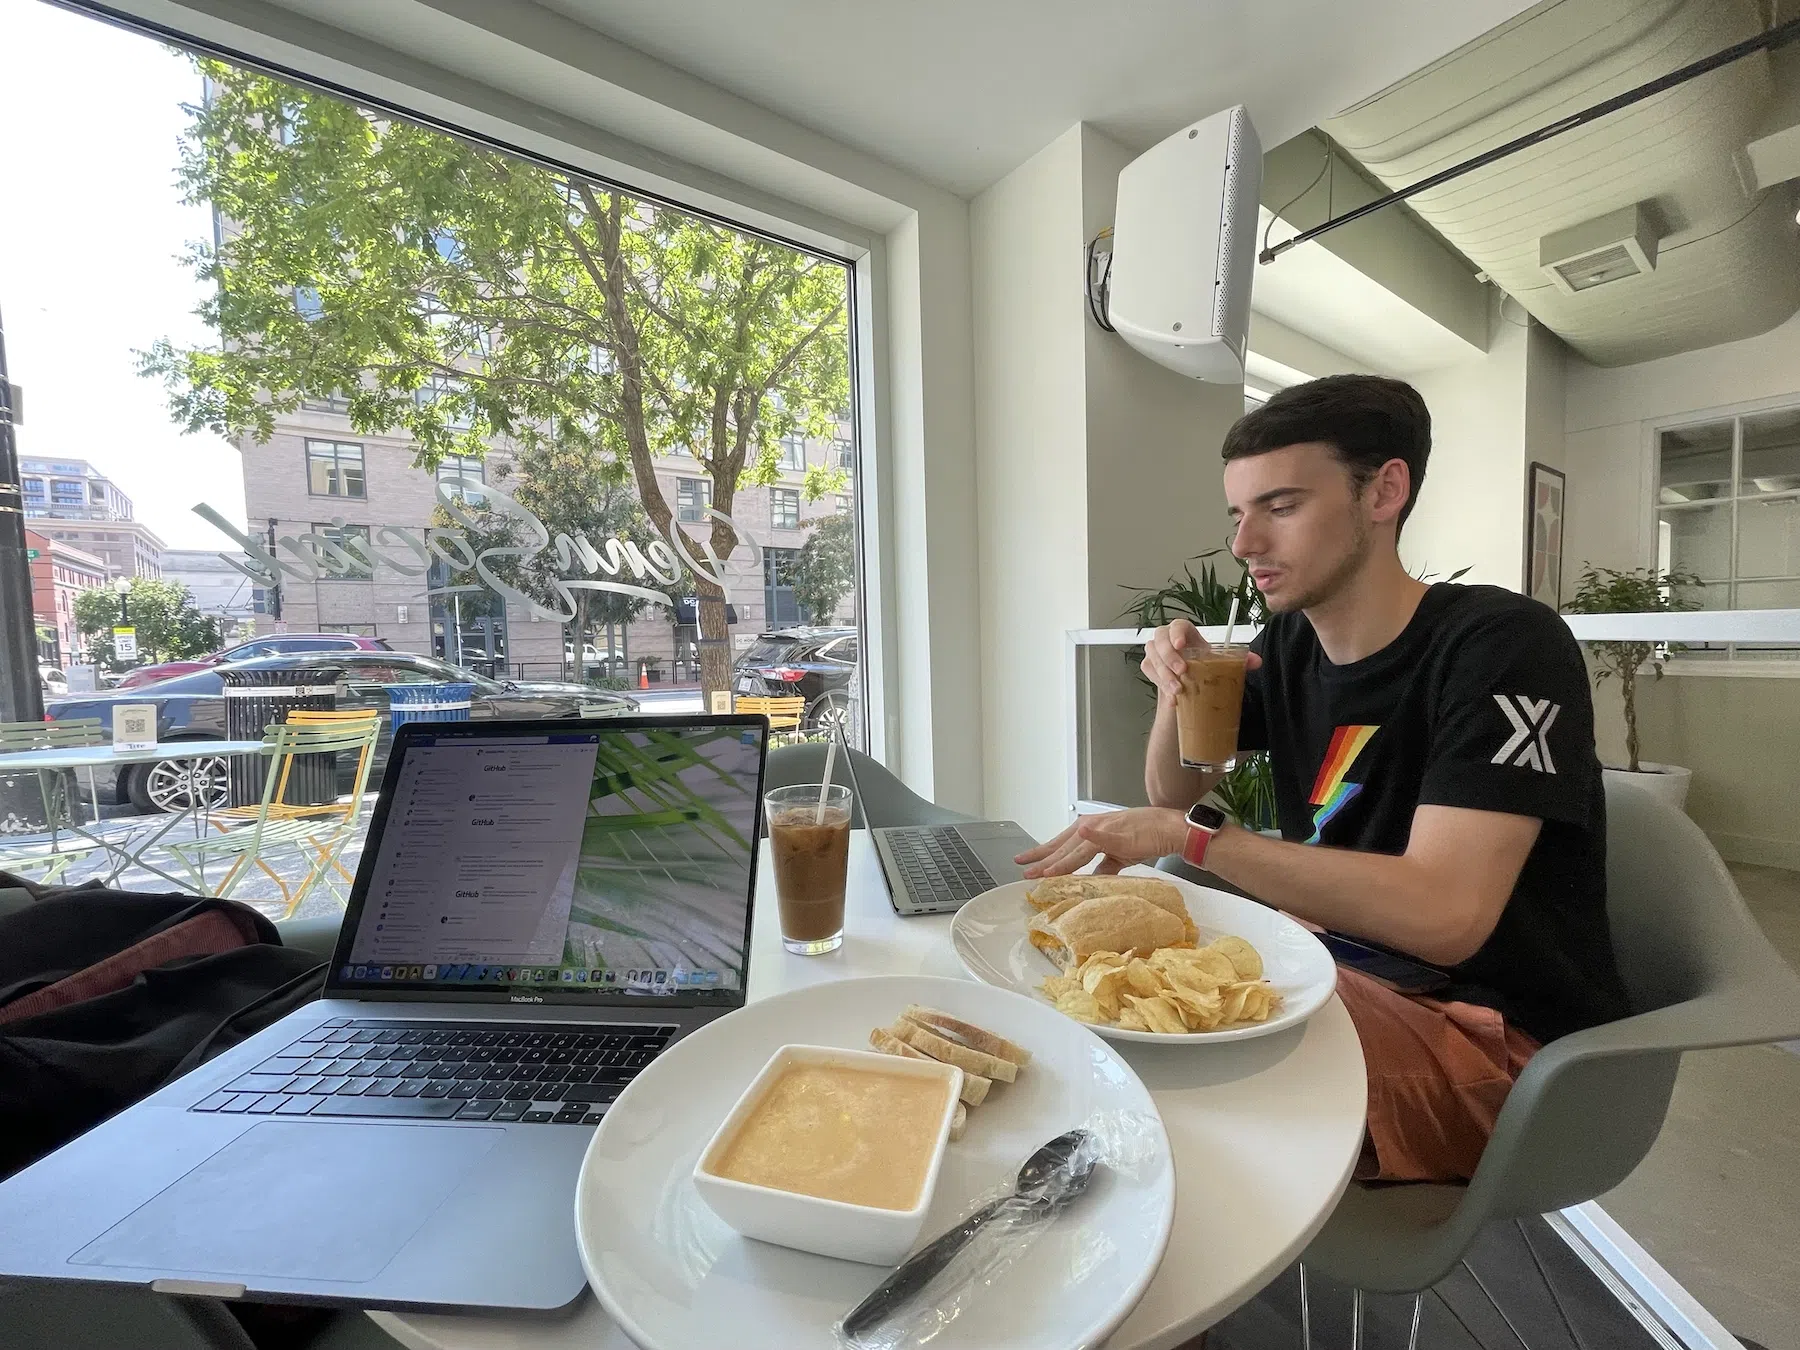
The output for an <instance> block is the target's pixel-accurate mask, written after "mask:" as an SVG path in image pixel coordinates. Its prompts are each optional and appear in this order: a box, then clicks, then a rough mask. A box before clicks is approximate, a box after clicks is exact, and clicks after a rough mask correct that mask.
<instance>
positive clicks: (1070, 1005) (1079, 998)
mask: <svg viewBox="0 0 1800 1350" xmlns="http://www.w3.org/2000/svg"><path fill="white" fill-rule="evenodd" d="M1056 1010H1057V1011H1058V1012H1059V1013H1062V1014H1064V1015H1065V1016H1068V1017H1073V1018H1074V1019H1075V1020H1076V1021H1077V1022H1101V1021H1105V1020H1106V1019H1105V1018H1104V1017H1102V1016H1101V1013H1100V1005H1099V1004H1098V1003H1096V1002H1094V996H1093V995H1092V994H1090V993H1088V992H1087V990H1085V989H1071V990H1070V991H1069V992H1068V993H1066V994H1064V995H1063V996H1062V997H1061V998H1059V999H1057V1000H1056Z"/></svg>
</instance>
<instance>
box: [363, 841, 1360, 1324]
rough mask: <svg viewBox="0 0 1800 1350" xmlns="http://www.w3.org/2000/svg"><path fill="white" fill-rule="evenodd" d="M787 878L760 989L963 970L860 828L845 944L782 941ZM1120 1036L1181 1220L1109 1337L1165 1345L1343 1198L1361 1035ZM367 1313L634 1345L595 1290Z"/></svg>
mask: <svg viewBox="0 0 1800 1350" xmlns="http://www.w3.org/2000/svg"><path fill="white" fill-rule="evenodd" d="M774 890H775V884H774V876H773V874H772V871H771V863H770V856H769V851H768V850H767V849H764V850H762V866H761V869H760V872H759V874H758V877H757V894H758V895H759V896H762V897H768V902H767V903H764V904H761V905H759V906H758V908H757V912H756V915H755V918H754V921H753V923H752V927H751V939H750V988H749V994H750V997H751V998H752V999H758V998H765V997H767V996H768V995H770V994H779V993H783V992H785V991H786V990H789V989H796V988H799V987H801V986H803V985H808V984H816V983H818V982H820V981H822V980H841V979H847V978H855V977H859V976H865V975H952V976H962V975H965V972H964V971H963V969H962V966H961V964H960V963H959V962H958V961H957V959H956V956H955V954H954V953H953V952H952V951H951V950H950V922H951V921H950V919H949V918H948V917H947V916H939V917H931V918H915V919H902V918H900V917H899V916H897V915H896V914H895V913H894V910H893V907H892V906H891V905H890V904H889V903H888V899H887V891H886V889H885V888H884V887H883V885H882V879H881V872H880V869H879V867H878V865H877V864H876V861H875V850H874V847H873V846H872V844H871V843H870V841H869V838H868V835H867V834H866V833H865V832H863V831H860V830H859V831H856V832H855V833H854V834H853V835H852V838H851V850H850V882H849V891H848V896H847V905H848V916H847V922H846V925H845V937H844V945H843V946H842V947H840V948H839V949H838V950H837V951H835V952H833V953H831V954H830V955H828V956H812V957H807V956H794V955H792V954H790V953H789V952H787V951H786V950H784V949H783V948H782V945H781V940H780V933H779V930H778V928H777V924H776V912H775V905H774V904H773V896H774ZM965 977H966V976H965ZM1116 1048H1117V1049H1118V1050H1119V1051H1120V1052H1121V1053H1122V1054H1123V1055H1124V1057H1125V1058H1126V1059H1127V1060H1129V1061H1130V1062H1131V1064H1132V1067H1134V1068H1135V1069H1136V1070H1137V1071H1138V1074H1139V1075H1140V1076H1141V1077H1142V1078H1143V1080H1144V1083H1145V1085H1146V1086H1147V1087H1148V1088H1149V1089H1150V1093H1151V1095H1152V1096H1153V1097H1155V1098H1156V1105H1157V1108H1158V1109H1159V1110H1160V1111H1161V1112H1162V1118H1163V1123H1164V1125H1165V1126H1166V1127H1167V1129H1168V1132H1169V1142H1170V1145H1171V1146H1172V1147H1173V1150H1174V1154H1175V1229H1174V1232H1173V1234H1172V1235H1171V1236H1170V1239H1169V1250H1168V1254H1167V1255H1166V1256H1165V1257H1164V1258H1163V1263H1162V1269H1161V1270H1160V1271H1159V1272H1158V1273H1157V1276H1156V1278H1155V1280H1153V1281H1152V1282H1151V1284H1150V1288H1149V1290H1148V1291H1147V1292H1146V1293H1145V1295H1144V1298H1143V1301H1142V1302H1141V1303H1139V1304H1138V1306H1137V1309H1136V1311H1134V1312H1133V1313H1132V1314H1131V1316H1130V1317H1129V1318H1128V1319H1126V1322H1125V1324H1124V1325H1123V1326H1122V1327H1120V1329H1119V1330H1118V1332H1117V1333H1116V1334H1115V1335H1114V1336H1113V1337H1112V1339H1111V1341H1110V1342H1108V1344H1109V1346H1110V1347H1111V1350H1167V1347H1170V1346H1175V1345H1179V1344H1180V1343H1181V1342H1183V1341H1185V1340H1187V1339H1188V1338H1190V1337H1192V1336H1195V1335H1197V1334H1199V1333H1200V1332H1201V1331H1203V1330H1205V1329H1206V1328H1207V1327H1210V1326H1212V1325H1213V1324H1214V1323H1215V1322H1217V1321H1218V1320H1219V1319H1220V1318H1222V1317H1224V1316H1226V1314H1228V1313H1230V1312H1231V1311H1232V1310H1233V1309H1235V1308H1236V1307H1238V1306H1239V1305H1240V1304H1242V1303H1244V1302H1245V1301H1246V1300H1248V1299H1249V1298H1251V1297H1252V1296H1254V1295H1255V1294H1256V1293H1257V1292H1258V1291H1259V1290H1261V1289H1262V1288H1263V1287H1264V1286H1265V1285H1266V1284H1268V1282H1269V1281H1270V1280H1271V1279H1273V1278H1274V1277H1275V1276H1276V1275H1277V1274H1278V1273H1279V1272H1280V1271H1282V1270H1284V1269H1286V1268H1287V1267H1288V1266H1289V1265H1290V1264H1292V1262H1293V1261H1294V1259H1295V1258H1296V1257H1297V1256H1299V1254H1300V1252H1301V1251H1302V1250H1303V1249H1304V1248H1305V1247H1306V1244H1307V1243H1308V1242H1309V1241H1311V1240H1312V1236H1313V1234H1314V1233H1316V1232H1317V1231H1318V1230H1319V1227H1320V1226H1321V1225H1322V1224H1323V1223H1324V1222H1325V1219H1326V1216H1327V1215H1329V1214H1330V1213H1331V1210H1332V1208H1333V1206H1335V1205H1336V1204H1337V1201H1338V1197H1339V1196H1340V1195H1341V1194H1342V1193H1343V1190H1344V1187H1345V1186H1346V1185H1347V1184H1348V1183H1349V1180H1350V1170H1351V1168H1352V1167H1353V1166H1354V1165H1355V1163H1356V1158H1357V1154H1358V1152H1359V1151H1360V1149H1361V1147H1362V1136H1363V1117H1364V1112H1365V1109H1366V1104H1367V1087H1366V1084H1365V1081H1364V1076H1363V1057H1362V1047H1361V1046H1360V1045H1359V1044H1358V1042H1357V1039H1356V1031H1355V1028H1354V1027H1352V1026H1351V1024H1350V1015H1349V1014H1348V1013H1347V1012H1345V1011H1344V1005H1343V1004H1342V1003H1340V1002H1339V1001H1338V1000H1337V999H1336V998H1333V999H1332V1000H1331V1002H1329V1003H1328V1004H1326V1005H1325V1007H1323V1008H1322V1009H1320V1010H1319V1011H1318V1012H1317V1013H1315V1014H1313V1016H1312V1018H1311V1019H1309V1020H1308V1021H1307V1022H1306V1024H1305V1025H1304V1026H1301V1027H1297V1028H1295V1029H1294V1030H1292V1031H1289V1032H1281V1033H1277V1034H1275V1035H1272V1036H1265V1037H1262V1038H1261V1039H1258V1040H1249V1041H1239V1042H1236V1043H1234V1044H1224V1043H1220V1044H1215V1045H1210V1046H1201V1045H1196V1046H1192V1047H1178V1046H1170V1047H1165V1046H1156V1045H1144V1044H1134V1043H1126V1042H1118V1043H1116ZM571 1203H573V1201H571ZM369 1316H370V1317H372V1318H374V1319H375V1321H376V1323H377V1324H378V1325H380V1326H381V1327H382V1328H383V1329H384V1330H385V1331H387V1333H388V1334H389V1335H391V1336H393V1337H394V1338H395V1339H396V1340H398V1341H399V1342H400V1343H401V1344H402V1345H406V1346H409V1347H413V1350H633V1343H632V1342H631V1341H630V1340H629V1339H628V1338H627V1337H626V1335H625V1333H624V1332H622V1331H620V1330H619V1328H618V1326H617V1325H616V1324H614V1322H613V1321H612V1319H611V1318H609V1317H608V1316H607V1315H606V1314H605V1312H603V1311H602V1310H601V1308H600V1305H599V1303H598V1302H597V1301H596V1300H595V1299H594V1298H593V1296H592V1295H591V1294H590V1295H588V1296H586V1297H584V1298H583V1299H582V1300H581V1302H579V1303H578V1304H577V1305H576V1307H575V1309H574V1311H573V1312H572V1313H571V1314H570V1315H569V1316H566V1317H563V1318H559V1319H550V1320H546V1319H543V1318H524V1317H515V1318H504V1317H488V1316H484V1317H479V1318H478V1317H463V1316H445V1315H438V1314H416V1313H391V1312H371V1313H370V1314H369Z"/></svg>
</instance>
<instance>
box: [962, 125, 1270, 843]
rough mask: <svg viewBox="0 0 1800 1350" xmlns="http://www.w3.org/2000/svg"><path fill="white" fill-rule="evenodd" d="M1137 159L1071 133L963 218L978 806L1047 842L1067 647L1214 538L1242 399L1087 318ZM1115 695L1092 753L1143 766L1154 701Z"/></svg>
mask: <svg viewBox="0 0 1800 1350" xmlns="http://www.w3.org/2000/svg"><path fill="white" fill-rule="evenodd" d="M1130 159H1131V155H1130V153H1129V152H1128V151H1126V150H1125V148H1124V147H1122V146H1120V145H1119V144H1117V143H1116V142H1114V141H1112V140H1110V139H1109V138H1108V137H1106V136H1104V135H1101V134H1100V133H1099V132H1096V131H1095V130H1093V128H1091V127H1084V126H1076V127H1072V128H1070V129H1069V130H1068V131H1067V132H1065V133H1064V134H1063V135H1062V136H1059V137H1058V138H1057V139H1056V140H1055V141H1053V142H1052V143H1051V144H1050V145H1048V146H1046V147H1045V148H1044V149H1043V150H1042V151H1040V152H1039V153H1038V154H1037V155H1035V156H1033V157H1032V158H1031V159H1030V160H1028V161H1027V162H1026V163H1025V164H1023V165H1021V166H1020V167H1019V168H1017V169H1015V170H1014V171H1013V172H1012V173H1010V174H1008V175H1007V176H1006V177H1005V178H1004V179H1002V180H1001V181H1000V182H999V183H996V184H995V185H994V186H993V187H991V188H989V189H988V190H987V191H986V192H983V193H982V194H981V195H980V196H978V197H977V198H976V199H975V201H974V203H973V205H972V207H971V210H970V233H971V239H972V255H973V259H974V274H975V284H974V288H973V296H974V335H975V387H976V391H977V394H976V418H975V425H976V458H977V474H976V477H977V484H978V507H977V515H978V523H977V537H978V539H979V540H980V551H979V572H980V578H981V586H980V594H981V603H980V610H981V630H980V631H981V641H982V644H983V646H982V660H981V670H982V683H981V702H982V710H983V747H982V759H983V764H984V769H985V783H986V792H985V798H984V800H985V808H986V813H987V814H989V815H991V816H995V817H1000V818H1010V819H1014V820H1017V821H1019V822H1020V823H1021V824H1023V825H1024V826H1025V827H1026V829H1028V830H1030V831H1032V832H1033V833H1035V834H1038V835H1040V836H1045V835H1048V834H1050V833H1053V832H1054V831H1055V830H1057V829H1060V828H1061V827H1062V825H1063V824H1065V823H1066V822H1067V819H1068V812H1069V808H1070V806H1071V804H1072V803H1071V801H1070V795H1069V791H1068V783H1069V764H1068V762H1067V748H1066V746H1067V735H1066V729H1067V728H1068V727H1069V726H1070V724H1071V721H1072V719H1073V717H1074V709H1073V708H1071V707H1069V706H1068V705H1067V702H1066V688H1065V678H1064V677H1065V671H1064V661H1065V657H1066V648H1065V639H1064V634H1065V632H1066V631H1067V630H1068V629H1070V628H1080V627H1087V626H1090V625H1094V626H1104V625H1111V624H1114V623H1116V622H1117V620H1118V615H1119V611H1120V610H1121V609H1122V608H1123V607H1124V604H1125V602H1126V600H1127V599H1128V596H1127V594H1126V591H1125V589H1124V588H1125V587H1127V586H1148V587H1154V586H1158V585H1161V584H1162V583H1163V582H1164V581H1165V580H1166V579H1167V578H1168V577H1169V576H1170V575H1171V574H1172V573H1174V572H1175V571H1176V570H1177V569H1178V568H1179V567H1180V565H1181V563H1182V561H1183V560H1184V559H1187V558H1190V557H1192V556H1193V555H1194V554H1196V553H1199V552H1202V551H1203V550H1205V549H1208V548H1212V547H1215V546H1216V545H1218V544H1219V543H1220V542H1222V540H1223V537H1224V533H1225V528H1226V519H1225V503H1224V494H1223V489H1222V486H1221V466H1220V463H1219V453H1218V451H1219V443H1220V441H1221V440H1222V439H1223V437H1224V434H1225V430H1226V428H1227V427H1229V426H1230V424H1231V423H1232V422H1233V421H1234V420H1236V418H1237V417H1238V415H1239V414H1240V413H1241V412H1242V411H1243V389H1242V386H1241V385H1235V384H1233V385H1206V384H1200V383H1198V382H1196V381H1192V380H1187V379H1183V378H1182V377H1180V376H1178V375H1176V374H1174V373H1173V372H1171V371H1168V370H1165V369H1163V368H1162V367H1160V366H1158V365H1155V364H1154V363H1152V362H1150V361H1147V360H1145V359H1144V358H1143V357H1141V356H1138V355H1137V354H1136V353H1135V352H1132V351H1131V350H1130V349H1129V348H1127V347H1126V346H1125V344H1124V343H1123V342H1122V341H1120V340H1119V339H1118V338H1117V337H1116V336H1113V335H1111V334H1108V333H1104V332H1102V331H1100V329H1099V328H1097V327H1096V326H1095V325H1094V324H1093V323H1092V322H1091V321H1090V320H1089V319H1088V317H1087V310H1086V303H1085V301H1084V299H1083V282H1082V278H1083V271H1084V267H1085V260H1084V255H1083V250H1084V248H1085V245H1086V241H1087V240H1088V239H1089V238H1091V237H1092V236H1093V235H1094V234H1095V233H1096V232H1097V231H1098V230H1099V229H1100V228H1101V227H1102V226H1104V225H1108V224H1110V223H1111V222H1112V214H1113V204H1114V197H1115V195H1116V191H1117V185H1118V173H1119V170H1120V169H1121V168H1122V167H1123V166H1124V165H1125V164H1126V163H1128V162H1129V161H1130ZM1105 697H1106V700H1107V706H1106V707H1104V708H1102V709H1100V710H1099V713H1100V716H1099V718H1098V719H1097V723H1096V724H1095V725H1090V726H1089V728H1088V730H1089V733H1090V737H1091V738H1092V737H1099V738H1100V739H1102V740H1104V741H1105V743H1106V748H1107V751H1108V753H1109V754H1110V755H1112V756H1114V757H1115V758H1117V759H1118V760H1119V761H1120V762H1121V763H1123V762H1125V761H1131V762H1132V763H1134V764H1136V765H1138V766H1141V764H1142V755H1143V750H1142V740H1141V736H1142V726H1141V725H1140V723H1141V719H1140V718H1139V716H1138V714H1139V713H1140V712H1141V711H1142V710H1143V709H1142V708H1141V707H1140V706H1139V703H1140V702H1142V703H1143V704H1144V705H1145V706H1147V704H1148V696H1147V695H1146V694H1144V693H1143V691H1142V690H1140V689H1139V688H1138V687H1137V686H1136V685H1134V684H1131V683H1129V682H1121V683H1120V684H1119V686H1118V687H1116V688H1114V687H1110V686H1109V688H1108V690H1107V692H1106V695H1105ZM1115 717H1116V720H1114V719H1115ZM1098 722H1104V723H1105V725H1104V726H1101V725H1098ZM1115 733H1116V734H1115ZM1134 772H1139V773H1141V768H1139V769H1137V770H1134Z"/></svg>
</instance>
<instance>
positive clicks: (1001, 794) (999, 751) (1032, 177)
mask: <svg viewBox="0 0 1800 1350" xmlns="http://www.w3.org/2000/svg"><path fill="white" fill-rule="evenodd" d="M1081 142H1082V129H1081V128H1080V127H1079V126H1077V127H1071V128H1070V129H1069V130H1068V131H1067V132H1065V133H1064V134H1063V135H1062V136H1059V137H1058V138H1057V139H1056V140H1054V141H1052V142H1051V143H1050V144H1049V145H1047V146H1046V147H1044V149H1042V150H1040V151H1039V152H1038V153H1037V154H1036V155H1034V156H1033V157H1032V158H1031V159H1029V160H1027V161H1026V162H1025V163H1024V164H1021V165H1020V166H1019V167H1018V168H1016V169H1014V170H1013V171H1012V172H1011V173H1010V174H1008V175H1007V176H1006V177H1005V178H1003V179H1001V180H1000V181H999V182H998V183H996V184H994V186H992V187H991V188H989V189H988V190H987V191H986V192H983V193H982V194H981V195H980V196H979V197H977V198H976V199H975V201H974V203H973V205H972V206H971V208H970V212H969V232H970V240H971V246H972V247H971V254H972V258H973V265H974V275H975V284H974V287H973V290H972V297H973V301H974V338H975V363H974V366H975V387H976V390H977V396H976V401H975V445H976V482H977V527H976V537H977V539H978V540H979V541H980V554H979V575H980V578H981V585H980V597H981V599H980V613H981V634H982V640H983V647H982V659H981V701H982V706H983V710H984V717H983V725H982V742H983V756H982V757H983V760H984V763H985V764H986V765H987V766H988V768H987V772H986V774H985V783H986V793H985V797H986V800H985V806H986V809H987V810H988V811H990V812H992V813H993V814H995V815H996V816H998V817H1000V818H1002V819H1014V820H1018V821H1019V822H1020V823H1021V824H1023V825H1024V826H1025V827H1026V829H1028V830H1031V831H1033V832H1034V833H1036V834H1037V835H1038V836H1039V837H1040V838H1043V837H1047V835H1048V834H1049V833H1052V832H1054V829H1056V828H1060V824H1059V821H1060V818H1061V811H1062V798H1063V792H1062V775H1063V772H1064V764H1063V759H1064V748H1063V746H1064V739H1065V738H1064V736H1063V735H1062V728H1063V727H1064V726H1066V725H1067V724H1068V718H1069V717H1070V716H1072V710H1071V709H1068V708H1066V707H1065V706H1064V695H1063V681H1062V678H1061V665H1062V659H1063V643H1064V639H1063V634H1064V632H1065V631H1066V630H1068V629H1070V628H1080V627H1082V626H1084V625H1085V624H1086V623H1087V615H1088V597H1087V524H1086V516H1087V504H1086V490H1085V489H1086V482H1087V412H1086V407H1087V396H1086V383H1085V379H1084V375H1083V364H1084V337H1083V331H1082V326H1083V324H1085V323H1086V322H1087V320H1086V316H1085V315H1084V314H1083V312H1082V310H1083V303H1084V302H1083V300H1082V291H1081V279H1082V268H1083V261H1082V254H1081V250H1082V245H1083V242H1084V241H1083V238H1082V233H1081V231H1082V201H1081Z"/></svg>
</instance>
